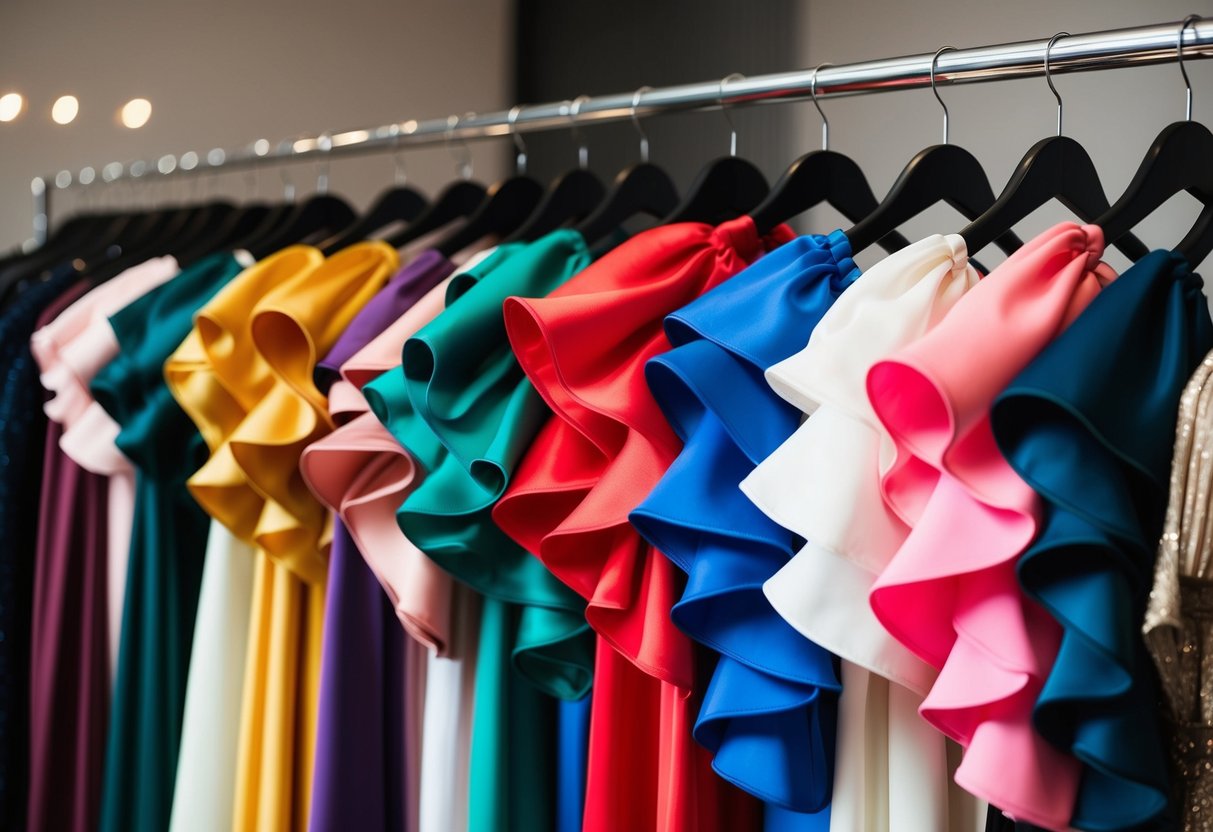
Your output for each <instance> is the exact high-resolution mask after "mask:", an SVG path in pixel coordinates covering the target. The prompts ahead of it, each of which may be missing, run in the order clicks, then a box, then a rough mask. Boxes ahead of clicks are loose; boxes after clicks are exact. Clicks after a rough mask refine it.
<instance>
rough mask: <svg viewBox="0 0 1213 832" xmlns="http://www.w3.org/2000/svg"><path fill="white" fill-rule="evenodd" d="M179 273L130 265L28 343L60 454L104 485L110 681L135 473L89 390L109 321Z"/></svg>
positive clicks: (168, 263)
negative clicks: (103, 479)
mask: <svg viewBox="0 0 1213 832" xmlns="http://www.w3.org/2000/svg"><path fill="white" fill-rule="evenodd" d="M178 271H179V270H178V268H177V261H176V260H174V259H173V258H172V257H157V258H155V259H152V260H148V261H147V262H145V263H140V264H139V265H138V266H133V267H132V268H129V269H127V270H126V271H124V272H123V273H122V274H120V275H117V276H115V277H113V278H111V279H109V280H108V281H106V282H105V283H103V284H101V285H100V286H98V287H96V288H94V289H92V290H91V291H89V292H88V293H87V294H86V295H85V296H84V297H82V298H80V299H79V300H78V301H77V302H75V303H73V304H72V305H71V306H70V307H69V308H68V309H66V310H64V313H63V315H61V316H59V317H58V318H56V320H55V321H54V322H53V323H52V324H51V325H48V326H46V327H43V328H42V329H40V330H38V331H37V332H35V333H34V335H33V337H32V338H31V339H30V347H31V349H32V350H33V353H34V358H35V359H37V361H38V366H39V368H40V369H41V371H42V372H41V378H40V380H41V382H42V386H43V387H45V388H46V390H47V391H48V392H49V393H51V394H53V397H52V398H51V399H49V400H48V401H47V402H46V405H45V410H46V415H47V418H49V419H50V420H51V421H54V422H58V423H60V424H61V425H62V426H63V431H62V434H61V435H60V437H59V444H60V446H61V447H62V449H63V452H64V453H65V454H66V455H67V456H68V457H69V458H70V459H72V460H73V461H74V462H75V463H76V464H77V465H79V466H81V467H82V468H84V469H85V470H86V471H88V472H90V473H92V474H96V475H99V476H103V477H106V478H107V481H108V483H107V485H108V489H107V490H108V496H107V498H106V503H105V505H106V507H107V518H106V528H105V530H104V532H103V534H102V536H101V538H99V539H100V540H103V541H105V546H106V553H105V561H106V566H105V569H106V573H107V578H106V580H107V582H108V585H109V587H108V601H107V606H108V621H109V650H110V657H109V660H110V676H111V679H112V677H113V674H114V672H115V671H116V669H117V666H118V638H119V634H120V632H121V629H122V600H123V593H125V592H126V561H127V557H128V555H129V554H130V544H131V522H132V520H133V519H134V502H135V498H134V477H135V472H134V469H133V468H132V467H131V465H130V463H129V462H128V461H127V459H126V458H125V457H124V456H122V454H121V453H120V452H119V451H118V449H117V448H116V447H115V445H114V440H115V439H116V438H117V436H118V430H119V428H118V425H117V423H115V422H114V420H113V419H112V418H111V417H110V416H109V414H108V413H106V412H105V410H104V409H103V408H102V407H101V406H100V405H98V404H97V402H96V401H95V400H94V399H93V396H92V393H91V392H89V389H88V385H89V383H90V382H91V381H92V380H93V377H94V376H95V375H96V374H97V371H98V370H100V369H101V368H102V367H104V366H105V365H106V364H107V363H109V362H110V361H111V360H112V359H113V358H114V356H115V355H117V354H118V340H117V338H116V337H115V336H114V330H113V328H112V327H111V326H110V322H109V316H110V315H112V314H114V313H115V312H117V311H118V310H119V309H121V308H122V307H124V306H126V305H127V304H129V303H131V302H133V301H134V300H135V299H137V298H139V297H141V296H142V295H144V294H146V293H147V292H149V291H151V290H152V289H154V288H156V287H157V286H160V285H161V284H163V283H164V282H165V281H167V280H168V279H170V278H171V277H173V276H174V275H176V274H177V272H178ZM68 516H70V515H68Z"/></svg>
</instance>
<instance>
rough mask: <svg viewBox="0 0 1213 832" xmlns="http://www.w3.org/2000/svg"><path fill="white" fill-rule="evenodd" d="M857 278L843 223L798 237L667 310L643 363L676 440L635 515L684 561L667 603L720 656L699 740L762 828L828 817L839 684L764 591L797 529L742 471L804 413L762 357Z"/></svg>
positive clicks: (781, 351)
mask: <svg viewBox="0 0 1213 832" xmlns="http://www.w3.org/2000/svg"><path fill="white" fill-rule="evenodd" d="M858 276H859V269H858V267H856V265H855V262H854V261H853V260H852V259H851V246H850V243H849V242H848V240H847V238H846V235H844V234H843V233H842V232H841V231H835V232H834V233H833V234H831V235H830V236H829V237H823V236H809V237H801V238H799V239H797V240H794V241H792V242H790V243H788V244H786V245H784V246H782V247H780V248H779V249H777V250H775V251H774V252H772V253H770V254H768V255H766V256H765V257H763V258H762V259H761V260H759V261H758V262H757V263H755V264H754V265H752V266H750V267H749V268H748V269H746V270H745V271H743V272H741V273H740V274H738V275H736V276H735V277H733V278H731V279H730V280H727V281H725V282H724V283H723V284H721V285H720V286H718V287H717V288H715V289H713V290H712V291H711V292H708V293H707V294H705V295H704V296H702V297H701V298H699V299H697V300H696V301H694V302H693V303H691V304H689V305H688V306H686V307H684V308H683V309H681V310H679V311H678V312H675V313H674V314H672V315H670V316H669V317H667V318H666V324H665V326H666V334H667V335H668V336H669V339H670V342H671V343H672V344H673V345H674V349H672V350H671V351H670V352H668V353H666V354H664V355H661V356H657V357H655V358H653V359H651V360H650V361H649V362H648V364H647V365H646V367H645V376H646V379H647V381H648V384H649V388H650V390H652V392H653V396H654V397H655V398H656V399H657V401H658V402H659V403H660V405H661V407H662V410H663V412H664V413H665V416H666V418H667V419H668V420H669V422H670V425H671V426H672V427H673V429H674V431H675V432H676V433H677V434H678V436H679V438H681V439H682V441H683V443H684V446H683V450H682V452H681V453H680V454H679V456H678V458H677V459H676V460H675V461H674V463H673V465H671V466H670V468H669V470H668V471H667V472H666V474H665V476H664V477H663V478H662V480H661V482H659V483H658V484H657V486H656V487H655V488H654V489H653V491H652V493H650V494H649V496H648V498H647V499H646V500H645V501H644V502H643V503H641V504H640V506H639V507H637V508H636V510H635V511H633V512H632V514H631V516H630V519H631V521H632V523H633V525H635V527H636V528H637V529H638V530H639V531H640V533H641V534H642V535H643V536H644V537H645V538H646V539H647V540H648V541H649V542H650V543H652V544H653V545H654V546H655V547H656V548H657V549H658V550H660V551H661V552H663V553H664V554H665V555H666V557H668V558H669V559H670V560H671V561H673V563H674V564H676V565H677V566H678V567H679V568H680V569H682V570H683V571H684V572H686V574H687V586H686V589H685V591H684V592H683V595H682V598H681V600H680V601H679V602H678V603H677V604H676V605H675V606H674V609H673V611H672V613H671V617H672V619H673V621H674V623H675V624H676V625H677V626H678V627H679V628H680V629H681V630H682V631H683V632H685V633H686V634H687V635H689V636H690V637H691V638H692V639H694V640H695V641H697V642H699V643H700V644H703V645H705V646H707V647H708V648H710V649H711V650H712V651H713V652H714V653H718V654H719V660H718V662H717V664H716V669H715V672H714V673H713V676H712V681H711V683H710V684H709V686H708V690H707V693H706V696H705V698H704V702H703V706H702V708H701V709H700V713H699V719H698V721H697V722H696V725H695V732H694V733H695V739H696V740H697V741H698V742H699V743H700V744H701V745H703V746H704V747H706V748H707V749H709V750H710V751H711V752H712V753H713V761H712V766H713V768H714V769H715V770H716V772H717V773H718V774H720V776H721V777H723V778H725V779H726V780H728V781H729V782H731V783H733V784H735V785H737V786H738V787H739V788H741V789H744V790H745V791H747V792H749V793H750V794H753V795H755V796H757V797H758V798H760V799H761V800H762V801H763V802H764V803H765V804H766V806H765V811H764V817H765V821H764V824H765V827H766V829H767V830H826V829H828V828H829V811H828V806H829V802H830V796H831V792H832V786H833V777H832V774H833V772H832V769H833V761H834V735H835V730H836V716H837V699H838V692H839V690H840V685H839V681H838V669H837V664H836V660H835V659H834V657H833V656H831V655H830V654H829V653H828V652H826V651H825V650H823V649H822V648H820V647H818V646H817V645H815V644H813V643H812V642H810V641H808V640H807V639H805V638H804V636H802V635H800V634H799V633H797V632H796V631H795V630H794V629H792V627H791V626H790V625H789V624H788V623H787V622H786V621H784V620H783V619H782V618H780V617H779V615H778V614H777V613H776V612H775V610H774V609H773V608H772V607H771V605H770V603H769V602H768V601H767V599H766V596H764V595H763V592H762V585H763V583H764V582H765V581H766V580H767V579H768V578H769V577H771V576H772V575H774V574H775V572H776V571H778V570H779V569H780V568H781V567H782V566H783V565H784V564H785V563H787V562H788V560H789V559H790V558H791V557H792V554H793V552H794V545H795V543H796V541H795V540H794V537H793V535H792V534H791V533H790V532H789V531H787V530H786V529H784V528H782V527H781V526H779V525H777V524H776V523H774V522H773V521H771V520H770V519H769V518H767V517H766V515H764V514H763V513H762V512H760V511H759V510H758V509H757V508H756V507H755V506H754V505H753V504H752V503H751V502H750V501H749V499H747V498H746V496H745V495H744V494H743V493H742V492H741V489H740V488H739V485H740V483H741V481H742V479H744V478H745V477H746V475H747V474H749V473H750V472H751V471H753V470H754V468H755V467H756V466H757V464H758V463H759V462H760V461H762V460H763V459H764V458H766V457H767V456H768V455H769V454H771V453H772V452H773V451H774V450H775V449H776V448H777V447H779V445H780V444H782V443H783V441H784V440H786V439H787V438H788V437H789V436H791V435H792V433H793V432H794V431H795V430H796V427H797V425H798V424H799V422H800V413H799V411H798V410H797V409H796V408H795V407H793V406H792V405H790V404H788V403H787V402H785V401H784V400H783V399H781V398H780V397H779V396H778V395H776V394H775V392H774V391H772V390H771V388H770V387H769V386H768V385H767V383H766V380H765V379H764V378H763V371H764V370H765V369H766V368H767V367H769V366H771V365H772V364H774V363H776V362H778V361H780V360H782V359H784V358H787V357H788V356H790V355H792V354H793V353H795V352H797V351H798V350H800V349H803V348H804V345H805V344H806V343H807V342H808V338H809V334H810V333H811V332H812V331H813V327H815V326H816V325H817V322H818V321H819V320H820V319H821V317H822V315H824V314H825V312H826V310H828V309H829V308H830V306H831V304H833V303H834V301H835V300H836V299H837V298H838V296H839V295H840V294H841V293H842V291H843V290H844V289H845V288H846V287H847V286H849V285H850V284H851V282H852V281H854V280H855V278H857V277H858Z"/></svg>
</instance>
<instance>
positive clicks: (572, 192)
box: [503, 95, 606, 243]
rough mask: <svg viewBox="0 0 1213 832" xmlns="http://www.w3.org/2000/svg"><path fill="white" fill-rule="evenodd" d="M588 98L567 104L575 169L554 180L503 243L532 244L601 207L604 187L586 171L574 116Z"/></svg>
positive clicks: (583, 147) (585, 157) (586, 153)
mask: <svg viewBox="0 0 1213 832" xmlns="http://www.w3.org/2000/svg"><path fill="white" fill-rule="evenodd" d="M586 100H587V96H584V95H582V96H578V97H577V98H576V99H574V100H573V101H566V102H565V106H566V107H567V109H568V117H569V129H570V130H572V132H573V136H574V138H575V139H576V141H577V167H576V168H574V169H573V170H571V171H569V172H567V173H565V174H563V175H562V176H560V177H557V179H556V181H555V182H553V183H552V186H551V188H549V189H548V192H547V193H546V194H545V195H544V197H543V199H542V200H541V201H540V203H539V206H538V207H537V208H536V209H535V210H534V212H532V214H531V216H530V217H528V218H527V220H526V221H525V222H524V223H523V224H522V225H521V226H519V227H518V228H516V229H515V230H514V232H513V233H512V234H510V235H509V236H508V237H506V238H505V240H504V241H503V242H507V243H514V242H527V243H529V242H532V241H534V240H537V239H539V238H540V237H542V236H543V235H544V234H548V233H550V232H552V231H555V230H556V229H557V228H560V227H561V226H565V225H569V224H571V223H576V222H580V221H581V220H584V219H585V218H586V217H588V216H589V215H590V214H592V213H593V212H594V210H595V209H596V208H597V207H598V206H599V205H601V204H602V200H603V198H604V197H605V196H606V186H604V185H603V184H602V180H601V179H599V178H598V177H597V176H596V175H595V174H594V173H592V172H591V171H590V169H589V160H590V151H589V148H588V146H587V145H586V143H585V142H584V141H582V140H581V132H580V130H579V129H578V127H577V114H578V112H580V110H581V104H582V102H584V101H586Z"/></svg>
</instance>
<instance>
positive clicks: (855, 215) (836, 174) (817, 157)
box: [750, 64, 909, 252]
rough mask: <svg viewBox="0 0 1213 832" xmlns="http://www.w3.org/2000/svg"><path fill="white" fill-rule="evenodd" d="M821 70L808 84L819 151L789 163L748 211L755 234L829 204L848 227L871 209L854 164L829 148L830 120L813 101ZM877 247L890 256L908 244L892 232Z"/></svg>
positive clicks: (873, 203)
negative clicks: (815, 115) (816, 116)
mask: <svg viewBox="0 0 1213 832" xmlns="http://www.w3.org/2000/svg"><path fill="white" fill-rule="evenodd" d="M823 66H829V64H819V65H818V66H817V68H816V69H814V70H813V77H812V80H811V81H810V82H809V92H810V94H811V95H812V97H813V106H815V107H816V108H817V112H818V113H820V114H821V150H814V151H811V152H809V153H806V154H805V155H803V156H801V157H800V158H799V159H797V160H796V161H795V162H793V163H792V164H791V166H790V167H788V169H787V171H786V172H785V173H784V175H783V176H782V177H780V179H779V181H778V182H776V183H775V187H774V188H772V189H771V192H770V193H769V194H767V198H766V199H764V200H763V201H762V203H761V204H760V205H759V206H758V207H757V208H755V209H754V210H753V211H751V212H750V217H752V218H753V220H754V225H755V227H757V229H758V233H759V234H767V233H770V231H771V230H772V229H774V228H775V227H776V226H777V225H780V224H781V223H785V222H787V221H788V220H790V219H792V218H793V217H795V216H797V215H799V214H803V213H804V212H805V211H807V210H809V209H810V208H812V207H813V206H815V205H820V204H822V203H825V204H827V205H831V206H833V207H834V208H835V209H837V210H838V212H839V213H841V214H842V215H843V216H844V217H846V218H847V219H848V220H850V221H851V222H852V223H856V222H859V221H860V220H862V219H863V218H864V217H866V216H868V215H869V214H871V213H872V212H873V211H875V210H876V206H877V204H878V203H877V201H876V195H875V194H874V193H872V186H871V185H869V184H868V179H867V177H866V176H864V175H863V171H862V170H860V168H859V165H857V164H856V163H855V161H854V160H853V159H851V158H850V157H849V156H844V155H843V154H841V153H837V152H835V151H833V150H830V149H829V147H830V122H829V120H828V119H827V118H826V115H825V113H824V112H822V109H821V105H820V104H818V103H817V72H818V71H819V70H820V69H821V68H822V67H823ZM878 244H879V245H880V247H881V248H883V249H885V250H886V251H888V252H894V251H896V250H897V249H899V248H904V247H905V246H907V245H909V241H908V240H906V238H905V237H903V236H901V234H899V233H897V232H896V231H893V232H891V233H889V234H887V235H886V236H885V237H884V238H882V239H881V240H879V241H878Z"/></svg>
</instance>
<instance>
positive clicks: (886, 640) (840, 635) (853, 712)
mask: <svg viewBox="0 0 1213 832" xmlns="http://www.w3.org/2000/svg"><path fill="white" fill-rule="evenodd" d="M977 279H978V275H977V272H976V270H975V269H974V268H973V267H972V266H971V265H970V264H969V262H968V258H967V254H966V251H965V247H964V241H963V239H961V238H960V237H959V236H958V235H949V236H947V237H944V236H939V235H934V236H931V237H927V238H925V239H923V240H921V241H919V242H917V243H914V244H912V245H910V246H908V247H907V248H904V249H902V250H900V251H898V252H896V253H895V254H892V255H890V256H888V257H886V258H885V259H884V260H882V261H880V262H879V263H877V264H876V265H875V266H873V267H872V268H871V269H869V270H868V271H867V272H865V273H864V275H863V277H861V278H860V279H859V280H857V281H856V282H855V283H854V284H853V285H852V286H851V287H850V288H848V289H847V291H845V292H843V294H842V296H841V297H840V298H839V299H838V300H837V302H835V303H834V305H833V306H831V307H830V309H829V310H828V311H827V312H826V313H825V315H824V316H822V318H821V321H820V322H819V323H818V324H817V326H816V327H815V328H814V329H813V332H812V334H811V335H810V336H809V340H808V343H807V344H806V346H805V347H804V348H803V349H801V350H800V351H799V352H797V353H795V354H794V355H792V356H790V357H788V358H787V359H785V360H783V361H781V362H779V363H777V364H775V365H774V366H772V367H770V368H769V369H768V370H767V372H766V378H767V381H768V383H769V384H770V385H771V387H772V389H774V391H775V392H776V393H778V394H779V395H780V396H781V397H783V398H784V399H786V400H787V401H788V402H790V403H791V404H793V405H795V406H796V407H797V408H799V409H800V410H801V411H803V412H804V413H806V414H808V416H809V418H808V419H807V420H806V421H805V422H804V423H803V424H802V425H801V426H800V427H799V428H798V429H797V430H796V432H795V433H794V434H793V435H792V436H791V437H790V438H789V439H788V440H787V441H786V442H784V443H783V444H782V445H781V446H780V447H779V448H778V449H777V450H775V452H774V453H773V454H771V455H770V456H768V457H767V458H766V459H765V460H763V461H762V462H761V463H760V464H759V465H758V467H757V468H756V469H755V470H754V471H753V472H752V473H751V474H749V475H748V476H747V477H746V479H745V480H743V481H742V485H741V488H742V490H743V492H744V493H745V494H746V495H747V496H748V497H749V498H750V499H751V500H752V501H753V502H754V503H755V504H756V505H757V506H758V508H760V509H761V510H762V511H763V513H765V514H766V515H767V516H768V517H770V518H771V519H772V520H774V521H775V522H777V523H779V524H780V525H781V526H784V527H785V528H787V529H789V530H791V531H793V532H795V533H796V534H798V535H799V536H800V537H802V538H804V540H805V541H806V543H805V545H804V546H803V547H802V548H801V549H800V551H798V552H797V553H796V555H795V556H794V557H793V558H792V559H791V561H789V562H788V563H787V564H786V565H784V566H783V567H782V568H781V569H780V570H779V571H778V572H777V573H776V574H775V575H774V576H772V577H771V578H769V579H768V580H767V582H766V584H765V585H764V591H765V593H766V596H767V598H768V599H769V600H770V602H771V604H772V605H773V606H774V608H775V610H776V611H777V612H778V613H779V614H780V615H781V616H782V617H783V618H784V619H785V620H786V621H787V622H788V623H789V624H791V625H792V626H793V627H794V628H795V629H796V630H798V631H799V632H800V633H801V634H802V635H803V636H804V637H805V638H807V639H809V640H810V641H813V642H815V643H817V644H819V645H821V646H822V647H823V648H825V649H828V650H830V651H831V652H833V653H835V654H836V655H838V656H840V657H842V658H843V659H844V660H845V661H844V664H843V671H842V673H843V678H842V696H841V698H840V700H839V735H838V746H837V748H838V751H837V755H836V758H835V772H834V794H833V800H832V803H831V807H830V811H831V819H830V823H831V829H833V830H835V831H836V832H844V831H845V832H850V830H854V829H865V830H867V829H871V830H895V831H896V832H901V830H923V832H940V831H941V830H947V829H965V830H967V829H969V828H971V826H972V823H973V817H974V816H975V813H976V809H974V810H973V813H972V814H971V813H970V812H969V811H968V809H967V808H965V807H964V806H963V800H956V799H955V798H954V795H953V794H952V793H951V791H950V788H949V763H950V761H949V759H948V751H947V747H946V745H945V742H944V738H943V737H942V736H940V735H939V734H937V733H935V732H934V731H931V730H930V729H929V727H928V726H926V725H925V724H924V723H923V722H922V720H921V719H920V718H919V716H918V714H917V708H918V705H919V704H920V702H921V697H922V696H923V695H925V694H926V692H927V691H928V690H929V689H930V685H931V682H932V680H933V678H934V669H933V668H931V667H930V666H929V665H927V664H926V663H925V662H923V661H921V660H920V659H918V658H917V657H916V656H914V655H913V654H912V653H910V652H909V651H908V650H906V649H905V648H904V647H902V646H901V645H900V644H898V643H897V642H896V641H895V640H893V638H892V637H891V636H890V635H889V634H888V633H887V632H886V631H885V630H884V629H883V628H882V627H881V626H880V624H879V622H877V621H876V618H875V616H874V615H873V614H872V611H871V608H870V607H869V605H868V592H869V591H870V589H871V587H872V584H873V583H874V581H875V580H876V577H877V575H878V574H879V573H880V571H881V570H882V569H883V567H884V566H885V564H886V563H887V562H888V560H889V559H890V558H891V557H892V556H893V554H894V552H896V551H897V548H898V546H899V545H900V544H901V542H902V540H904V538H905V535H906V533H907V532H908V529H907V528H906V526H905V524H904V523H903V522H902V521H901V519H900V518H898V517H897V516H896V515H895V514H894V513H893V512H892V511H891V510H889V509H888V508H887V507H886V506H885V504H884V501H883V500H882V498H881V493H880V477H881V474H882V472H884V471H886V470H888V468H889V467H890V466H891V464H892V461H893V457H894V453H893V450H894V448H893V442H892V440H891V439H890V438H889V436H888V434H887V433H885V432H884V431H883V430H882V428H881V425H880V422H879V420H878V419H877V418H876V415H875V413H873V412H872V409H871V406H870V404H869V403H868V398H867V395H866V393H865V390H864V379H865V377H866V375H867V372H868V369H869V368H870V367H871V366H872V364H873V363H875V362H876V361H878V360H880V359H881V358H883V357H884V356H886V355H888V354H889V353H891V352H893V351H895V350H896V349H898V348H899V347H901V346H903V345H904V344H907V343H910V342H912V341H914V340H915V339H916V338H918V337H920V336H921V335H922V334H923V333H924V332H926V331H928V330H930V329H931V327H933V326H935V325H936V324H937V323H938V322H939V321H940V320H941V319H943V318H944V316H945V315H946V314H947V313H948V311H949V310H950V309H951V308H952V307H953V306H954V305H955V304H956V303H957V301H959V300H960V298H961V297H962V296H963V295H964V293H965V292H966V291H968V290H969V289H970V288H971V287H973V286H974V285H976V283H977Z"/></svg>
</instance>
